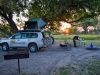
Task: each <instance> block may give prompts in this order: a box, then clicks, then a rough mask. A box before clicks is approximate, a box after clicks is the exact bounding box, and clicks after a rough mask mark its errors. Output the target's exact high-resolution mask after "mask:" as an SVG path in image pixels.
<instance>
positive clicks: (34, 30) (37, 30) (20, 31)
mask: <svg viewBox="0 0 100 75" xmlns="http://www.w3.org/2000/svg"><path fill="white" fill-rule="evenodd" d="M19 32H41V30H19Z"/></svg>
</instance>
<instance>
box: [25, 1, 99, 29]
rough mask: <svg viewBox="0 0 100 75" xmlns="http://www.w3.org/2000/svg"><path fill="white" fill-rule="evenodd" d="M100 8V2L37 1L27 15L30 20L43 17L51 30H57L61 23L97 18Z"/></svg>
mask: <svg viewBox="0 0 100 75" xmlns="http://www.w3.org/2000/svg"><path fill="white" fill-rule="evenodd" d="M99 7H100V0H95V1H94V0H84V1H83V0H49V1H48V0H35V1H34V2H32V3H31V5H30V7H29V9H28V10H29V13H28V14H27V15H28V17H29V18H33V17H34V18H35V17H41V18H43V19H44V20H45V21H46V22H47V24H48V25H49V27H51V29H52V28H53V29H56V28H58V27H59V24H58V23H59V22H60V21H65V22H68V23H72V22H77V21H80V20H82V19H86V18H92V17H94V16H97V14H99V12H100V11H99ZM54 22H56V24H57V25H56V24H55V23H54Z"/></svg>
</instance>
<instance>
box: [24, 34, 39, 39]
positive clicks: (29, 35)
mask: <svg viewBox="0 0 100 75" xmlns="http://www.w3.org/2000/svg"><path fill="white" fill-rule="evenodd" d="M37 37H38V34H37V33H23V34H22V39H25V38H37Z"/></svg>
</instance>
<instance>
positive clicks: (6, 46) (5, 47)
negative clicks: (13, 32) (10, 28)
mask: <svg viewBox="0 0 100 75" xmlns="http://www.w3.org/2000/svg"><path fill="white" fill-rule="evenodd" d="M2 50H3V51H8V50H9V46H8V44H7V43H3V44H2Z"/></svg>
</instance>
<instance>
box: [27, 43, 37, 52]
mask: <svg viewBox="0 0 100 75" xmlns="http://www.w3.org/2000/svg"><path fill="white" fill-rule="evenodd" d="M28 48H29V50H30V52H32V53H33V52H36V51H37V49H38V48H37V45H36V44H35V43H32V44H30V45H29V47H28Z"/></svg>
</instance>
